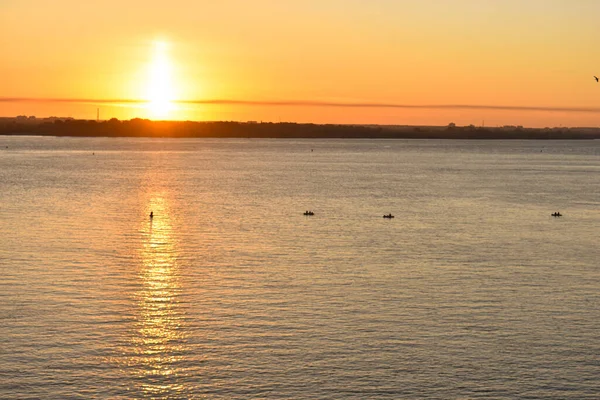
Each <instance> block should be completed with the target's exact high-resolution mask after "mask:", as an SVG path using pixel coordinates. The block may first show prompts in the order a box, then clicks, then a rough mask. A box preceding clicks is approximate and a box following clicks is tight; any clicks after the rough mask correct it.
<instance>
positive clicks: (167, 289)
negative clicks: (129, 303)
mask: <svg viewBox="0 0 600 400" xmlns="http://www.w3.org/2000/svg"><path fill="white" fill-rule="evenodd" d="M150 211H152V212H153V213H154V217H153V218H150V217H147V220H145V221H144V222H143V224H142V229H141V231H142V234H143V237H144V239H143V242H142V247H141V248H140V249H139V262H140V264H139V266H138V268H139V271H138V277H139V282H140V285H139V290H138V291H137V292H136V293H135V295H134V299H135V302H136V303H137V312H138V315H137V323H136V329H135V330H134V335H133V337H131V343H130V345H131V347H132V352H133V353H134V354H135V355H134V357H133V360H131V361H133V365H131V364H130V365H129V368H130V370H131V371H133V373H134V375H136V378H137V379H136V380H135V381H136V382H137V383H139V387H138V388H137V391H140V392H141V393H142V394H143V395H144V397H150V398H170V397H171V396H173V395H181V394H183V393H185V387H184V385H183V384H182V381H183V380H182V379H181V375H182V374H183V373H184V371H183V369H182V368H181V367H180V366H178V365H180V364H181V361H182V360H183V354H184V353H185V333H184V332H185V330H184V329H183V328H184V318H185V313H184V311H183V309H182V307H181V305H180V294H181V290H182V288H181V283H180V279H179V265H178V263H177V254H178V253H177V243H176V240H175V238H174V236H173V230H174V228H173V225H172V221H171V218H170V210H169V205H168V202H167V199H166V198H165V197H164V196H163V195H162V194H161V193H153V194H152V195H151V196H150V199H149V201H148V205H147V214H146V215H149V214H150Z"/></svg>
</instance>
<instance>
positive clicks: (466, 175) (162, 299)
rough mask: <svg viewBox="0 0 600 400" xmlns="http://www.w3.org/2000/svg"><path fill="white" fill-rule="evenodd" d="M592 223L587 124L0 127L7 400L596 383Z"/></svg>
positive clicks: (1, 315)
mask: <svg viewBox="0 0 600 400" xmlns="http://www.w3.org/2000/svg"><path fill="white" fill-rule="evenodd" d="M306 210H312V211H314V213H315V215H314V216H310V217H307V216H304V215H303V213H304V211H306ZM151 211H152V212H153V214H154V218H152V219H150V218H149V213H150V212H151ZM555 211H559V212H561V213H562V215H563V216H562V217H559V218H554V217H552V216H550V214H551V213H553V212H555ZM387 213H392V214H394V215H395V218H394V219H384V218H382V216H383V214H387ZM598 238H600V141H437V140H412V141H411V140H389V141H387V140H258V139H198V140H196V139H189V140H188V139H177V140H175V139H114V138H111V139H109V138H40V137H0V276H1V279H0V398H2V399H38V398H43V399H67V398H81V399H134V398H135V399H137V398H156V399H178V398H182V399H187V398H196V399H249V398H265V399H336V398H340V399H366V398H373V399H478V398H481V399H484V398H485V399H597V398H599V397H600V380H599V379H598V377H600V265H599V264H600V262H599V260H600V239H598Z"/></svg>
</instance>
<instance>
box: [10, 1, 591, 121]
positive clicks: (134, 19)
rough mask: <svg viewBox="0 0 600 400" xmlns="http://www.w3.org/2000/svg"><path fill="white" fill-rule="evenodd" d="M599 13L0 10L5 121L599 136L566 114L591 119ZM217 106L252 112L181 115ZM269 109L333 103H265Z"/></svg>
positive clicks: (431, 5) (452, 8) (389, 5)
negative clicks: (378, 126)
mask: <svg viewBox="0 0 600 400" xmlns="http://www.w3.org/2000/svg"><path fill="white" fill-rule="evenodd" d="M598 16H600V1H596V0H570V1H561V0H527V1H517V0H502V1H501V0H420V1H417V0H410V1H409V0H372V1H362V0H319V1H317V0H303V1H291V0H270V1H269V0H253V1H245V0H244V1H243V0H221V1H218V2H217V1H203V0H170V1H168V2H160V3H159V2H149V1H147V0H143V1H142V0H127V1H124V0H119V1H116V0H104V1H102V2H87V1H81V0H55V1H52V2H50V1H47V0H0V54H1V55H2V56H1V57H2V58H1V60H2V62H1V63H0V98H3V99H4V100H1V99H0V116H14V115H18V114H27V115H37V116H39V117H43V116H50V115H59V116H73V117H76V118H90V119H92V118H95V117H96V109H97V108H100V113H101V118H103V119H108V118H111V117H117V118H122V119H123V118H132V117H143V118H153V119H162V118H165V119H191V120H241V121H246V120H264V121H280V120H281V121H297V122H318V123H322V122H332V123H382V124H421V125H427V124H431V125H445V124H447V123H448V122H451V121H453V122H455V123H457V124H459V125H466V124H475V125H481V124H482V123H485V125H488V126H495V125H504V124H514V125H526V126H541V127H543V126H559V125H563V126H600V111H595V112H575V111H570V109H572V108H575V109H577V108H591V109H595V108H598V109H599V110H600V84H597V83H596V82H595V81H594V79H593V75H598V76H600V51H598V50H597V48H598V44H597V42H598V38H600V24H599V23H598ZM8 98H12V99H15V98H16V99H24V98H27V99H37V101H23V100H21V101H7V100H6V99H8ZM49 99H62V100H65V99H96V100H101V101H105V100H107V99H130V100H148V101H150V104H139V103H133V104H132V103H130V104H128V105H126V106H123V105H115V104H110V103H101V104H94V103H80V102H55V101H50V100H49ZM212 99H228V100H241V101H251V102H258V104H253V105H248V104H181V103H176V101H177V100H194V101H195V100H200V101H206V100H212ZM277 101H291V102H294V101H303V102H318V103H324V102H325V103H336V104H337V105H338V106H337V107H326V106H322V105H320V106H317V105H312V106H298V105H296V106H290V105H286V106H282V105H272V104H270V105H266V104H262V103H261V102H277ZM355 103H369V104H383V103H385V104H388V105H409V106H411V105H443V106H447V105H474V106H498V105H499V106H511V107H520V106H524V107H540V108H545V107H550V108H559V109H561V110H553V111H552V110H547V111H543V110H538V111H530V110H518V109H512V110H493V109H485V108H483V109H481V108H480V109H473V108H468V107H465V108H442V109H439V108H418V109H414V108H395V107H351V108H349V107H341V105H343V104H355ZM484 121H485V122H484Z"/></svg>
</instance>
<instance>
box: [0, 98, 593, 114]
mask: <svg viewBox="0 0 600 400" xmlns="http://www.w3.org/2000/svg"><path fill="white" fill-rule="evenodd" d="M0 103H78V104H109V105H115V106H118V105H136V104H147V103H148V101H147V100H139V99H84V98H70V99H69V98H32V97H0ZM173 103H178V104H195V105H246V106H263V107H264V106H273V107H275V106H280V107H281V106H283V107H285V106H296V107H298V106H303V107H337V108H398V109H431V110H440V109H447V110H454V109H457V110H458V109H461V110H465V109H466V110H500V111H547V112H553V111H555V112H567V113H569V112H576V113H600V107H547V106H509V105H482V104H398V103H369V102H333V101H315V100H236V99H199V100H177V101H173Z"/></svg>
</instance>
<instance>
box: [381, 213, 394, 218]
mask: <svg viewBox="0 0 600 400" xmlns="http://www.w3.org/2000/svg"><path fill="white" fill-rule="evenodd" d="M383 218H390V219H392V218H394V216H393V215H392V213H389V214H386V215H384V216H383Z"/></svg>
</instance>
